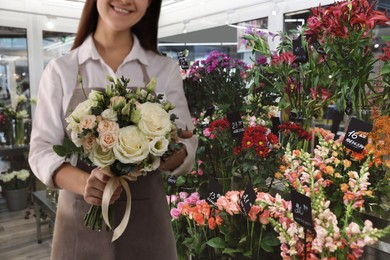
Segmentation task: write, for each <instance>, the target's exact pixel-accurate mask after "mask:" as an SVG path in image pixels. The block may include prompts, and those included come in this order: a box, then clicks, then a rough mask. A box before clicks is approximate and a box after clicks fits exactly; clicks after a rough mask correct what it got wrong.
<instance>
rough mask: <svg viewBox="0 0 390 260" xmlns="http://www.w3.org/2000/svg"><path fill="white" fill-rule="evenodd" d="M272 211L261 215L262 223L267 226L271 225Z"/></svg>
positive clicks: (266, 211) (265, 211)
mask: <svg viewBox="0 0 390 260" xmlns="http://www.w3.org/2000/svg"><path fill="white" fill-rule="evenodd" d="M269 217H270V211H269V210H264V212H263V213H262V214H261V215H260V222H261V224H263V225H267V224H268V223H269Z"/></svg>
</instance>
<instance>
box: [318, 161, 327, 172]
mask: <svg viewBox="0 0 390 260" xmlns="http://www.w3.org/2000/svg"><path fill="white" fill-rule="evenodd" d="M318 168H319V169H320V171H322V172H325V169H326V163H323V162H322V163H320V165H318Z"/></svg>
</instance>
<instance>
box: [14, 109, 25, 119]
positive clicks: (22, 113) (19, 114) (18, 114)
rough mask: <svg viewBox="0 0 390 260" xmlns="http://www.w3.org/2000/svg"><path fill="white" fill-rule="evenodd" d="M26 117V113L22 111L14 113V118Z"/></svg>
mask: <svg viewBox="0 0 390 260" xmlns="http://www.w3.org/2000/svg"><path fill="white" fill-rule="evenodd" d="M27 116H28V114H27V111H26V110H24V109H23V110H21V111H18V112H17V113H16V118H26V117H27Z"/></svg>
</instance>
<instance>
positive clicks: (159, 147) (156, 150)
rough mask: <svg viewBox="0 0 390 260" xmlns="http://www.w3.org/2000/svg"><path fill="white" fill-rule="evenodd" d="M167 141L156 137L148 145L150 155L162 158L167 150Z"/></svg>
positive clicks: (162, 137)
mask: <svg viewBox="0 0 390 260" xmlns="http://www.w3.org/2000/svg"><path fill="white" fill-rule="evenodd" d="M168 144H169V141H168V140H167V139H166V138H165V137H164V136H157V137H155V138H153V140H152V141H151V142H150V143H149V150H150V153H151V154H153V155H154V156H162V155H163V154H164V153H165V152H166V151H167V150H168Z"/></svg>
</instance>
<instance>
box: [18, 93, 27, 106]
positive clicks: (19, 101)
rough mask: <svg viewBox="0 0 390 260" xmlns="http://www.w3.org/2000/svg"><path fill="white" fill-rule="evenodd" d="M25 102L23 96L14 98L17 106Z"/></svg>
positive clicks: (25, 99)
mask: <svg viewBox="0 0 390 260" xmlns="http://www.w3.org/2000/svg"><path fill="white" fill-rule="evenodd" d="M26 101H27V98H26V96H25V95H24V94H21V95H17V96H16V103H17V104H19V103H24V102H26Z"/></svg>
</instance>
